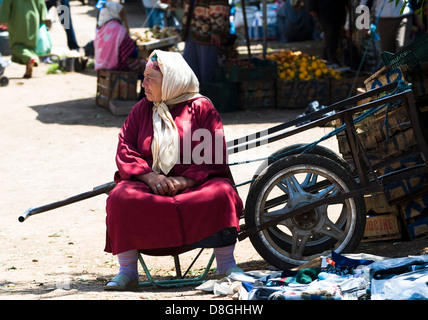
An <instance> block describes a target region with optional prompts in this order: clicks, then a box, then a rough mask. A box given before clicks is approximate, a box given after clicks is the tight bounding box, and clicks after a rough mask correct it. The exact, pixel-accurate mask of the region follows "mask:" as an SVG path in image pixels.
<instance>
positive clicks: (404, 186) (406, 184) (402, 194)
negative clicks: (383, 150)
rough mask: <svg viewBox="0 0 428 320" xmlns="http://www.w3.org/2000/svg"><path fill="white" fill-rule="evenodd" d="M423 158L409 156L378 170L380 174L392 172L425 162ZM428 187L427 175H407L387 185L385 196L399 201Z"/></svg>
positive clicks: (389, 199) (388, 199) (390, 199)
mask: <svg viewBox="0 0 428 320" xmlns="http://www.w3.org/2000/svg"><path fill="white" fill-rule="evenodd" d="M423 163H424V161H423V159H422V158H421V157H420V156H419V155H418V156H409V157H406V158H404V159H403V160H400V161H396V162H393V163H391V164H389V165H386V166H383V167H381V168H379V169H378V170H377V171H378V173H379V175H383V174H386V173H391V172H394V171H397V170H400V169H404V168H408V167H412V166H414V165H417V164H423ZM427 187H428V183H427V177H426V176H425V175H423V174H422V175H418V176H414V177H411V176H409V177H407V178H405V179H402V180H398V181H396V182H395V183H391V184H387V185H385V190H384V192H385V196H386V199H387V201H389V202H391V201H397V200H400V199H405V198H407V197H409V196H411V195H412V194H416V193H417V192H419V191H421V190H422V189H424V188H427Z"/></svg>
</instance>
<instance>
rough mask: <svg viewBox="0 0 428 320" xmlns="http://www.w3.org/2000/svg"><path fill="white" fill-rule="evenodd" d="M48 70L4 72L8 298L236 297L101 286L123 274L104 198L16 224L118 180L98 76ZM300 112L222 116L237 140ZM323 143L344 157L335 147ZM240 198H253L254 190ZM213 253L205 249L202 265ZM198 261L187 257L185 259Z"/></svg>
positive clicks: (385, 246) (3, 283)
mask: <svg viewBox="0 0 428 320" xmlns="http://www.w3.org/2000/svg"><path fill="white" fill-rule="evenodd" d="M140 9H141V8H140V7H139V6H136V5H133V6H132V7H131V9H130V10H128V12H129V16H130V17H131V18H130V21H131V27H133V26H139V25H138V23H139V22H140V21H141V19H142V17H143V13H142V10H140ZM139 10H140V11H139ZM72 15H73V16H72V17H73V23H74V25H75V29H76V36H77V39H78V42H79V44H80V45H81V46H83V45H85V44H86V43H87V42H88V41H90V40H92V39H93V37H94V32H95V18H94V17H95V10H94V9H93V8H91V7H89V6H80V4H79V2H78V1H73V2H72ZM51 36H52V39H53V43H54V51H56V52H61V51H63V50H65V49H66V38H65V32H64V30H63V29H62V26H61V25H59V24H58V23H55V24H54V25H53V27H52V29H51ZM48 67H49V65H47V64H41V66H40V67H38V68H36V69H35V71H34V77H33V78H32V79H29V80H24V79H22V75H23V74H24V70H25V68H24V66H21V65H17V64H14V63H13V64H11V65H10V66H9V67H8V68H7V69H6V72H5V74H6V75H7V76H8V77H9V78H10V84H9V86H7V87H2V88H0V97H1V102H0V119H1V120H2V125H1V127H0V136H1V137H2V138H1V139H0V147H1V150H2V157H1V159H0V170H1V172H2V174H1V176H0V194H2V202H1V204H2V205H1V207H0V221H1V224H0V241H1V243H2V250H1V251H0V270H1V272H0V299H28V300H38V299H73V300H79V299H101V300H141V299H142V300H149V299H150V300H154V299H156V300H159V299H181V300H191V299H230V298H228V297H215V296H213V295H211V294H204V293H201V292H200V291H196V290H194V288H193V287H188V288H182V289H168V290H159V289H150V288H148V289H142V290H140V291H139V292H134V293H112V292H104V291H103V290H102V285H103V283H104V282H105V281H106V280H107V279H109V278H111V277H112V276H114V275H115V274H116V273H117V270H118V265H117V262H116V259H115V257H112V256H111V255H110V254H107V253H105V252H103V248H104V239H105V223H104V219H105V211H104V208H105V199H106V196H105V195H101V196H98V197H95V198H92V199H89V200H85V201H82V202H79V203H76V204H73V205H70V206H66V207H64V208H61V209H58V210H54V211H50V212H47V213H44V214H41V215H37V216H34V217H31V218H30V219H29V220H28V221H26V222H25V223H19V222H18V216H19V215H20V214H22V213H23V212H24V211H25V210H27V209H28V208H29V207H31V206H39V205H43V204H46V203H50V202H53V201H57V200H61V199H64V198H66V197H69V196H72V195H75V194H78V193H81V192H85V191H88V190H91V189H92V188H93V187H94V186H98V185H101V184H103V183H106V182H109V181H111V180H112V178H113V173H114V171H115V170H116V168H115V163H114V155H115V150H116V143H117V134H118V131H119V128H120V126H121V125H122V123H123V121H124V119H125V118H124V117H117V116H113V115H112V114H111V113H110V112H109V111H108V110H106V109H103V108H101V107H99V106H97V105H96V104H95V93H96V83H97V80H96V75H95V73H94V71H93V70H87V71H85V72H83V73H67V74H57V75H47V74H46V70H47V69H48ZM302 112H303V110H285V109H282V110H281V109H267V110H252V111H240V112H235V113H224V114H222V118H223V121H224V125H225V130H226V137H227V139H228V140H230V139H233V138H238V137H241V136H245V135H247V134H250V133H253V132H256V131H258V130H263V129H266V128H268V127H270V126H273V125H275V124H278V123H281V122H285V121H287V120H290V119H293V118H295V117H296V116H297V115H299V114H301V113H302ZM329 130H330V129H326V128H316V129H313V130H311V131H306V132H304V133H302V134H299V135H296V136H293V139H286V140H283V141H281V142H277V143H274V144H270V145H268V146H267V147H264V149H257V150H252V151H248V152H244V153H241V154H239V156H237V157H234V158H232V159H230V160H231V162H233V161H237V160H245V159H254V158H256V157H260V155H266V154H268V153H271V152H273V151H275V150H277V149H278V148H279V147H282V146H285V145H291V144H294V143H297V142H299V143H301V142H312V141H314V140H315V139H316V138H318V137H321V136H322V135H324V134H325V133H327V132H328V131H329ZM323 145H324V146H327V147H329V148H331V149H332V150H335V151H337V143H336V141H335V140H331V141H326V142H325V143H323ZM257 165H258V164H251V165H242V166H236V167H233V168H232V170H233V174H234V177H235V179H236V182H237V183H240V182H244V181H246V180H248V179H250V178H251V176H252V174H253V172H254V171H255V168H256V166H257ZM239 192H240V195H241V196H242V198H243V199H244V201H245V198H246V193H247V189H246V187H243V188H240V190H239ZM425 247H426V242H423V241H422V242H411V243H408V242H400V243H391V242H386V243H378V244H363V245H362V246H361V247H360V249H359V250H360V252H361V251H363V252H369V253H374V254H379V255H382V254H385V255H390V256H394V255H396V256H400V255H401V254H402V253H403V252H405V253H406V254H408V253H409V254H410V253H413V254H418V253H420V252H422V251H423V250H424V248H425ZM398 248H400V249H398ZM403 248H404V249H403ZM209 255H210V252H207V253H205V254H204V255H203V258H204V259H207V257H208V256H209ZM236 257H237V261H238V263H239V265H240V266H241V267H242V268H243V269H244V270H259V269H265V268H269V266H268V265H267V264H266V263H265V262H264V261H263V260H262V259H261V257H260V256H259V255H258V253H257V252H256V251H255V250H254V248H253V247H252V246H251V244H250V243H249V241H248V240H244V241H242V242H239V243H238V244H237V249H236ZM190 259H191V258H190V257H187V256H185V258H184V262H188V261H190ZM148 260H149V263H150V266H151V268H152V271H153V272H155V273H156V274H159V275H166V274H168V273H171V270H172V267H173V263H172V259H170V258H169V257H166V258H163V257H162V258H148ZM197 267H199V266H197Z"/></svg>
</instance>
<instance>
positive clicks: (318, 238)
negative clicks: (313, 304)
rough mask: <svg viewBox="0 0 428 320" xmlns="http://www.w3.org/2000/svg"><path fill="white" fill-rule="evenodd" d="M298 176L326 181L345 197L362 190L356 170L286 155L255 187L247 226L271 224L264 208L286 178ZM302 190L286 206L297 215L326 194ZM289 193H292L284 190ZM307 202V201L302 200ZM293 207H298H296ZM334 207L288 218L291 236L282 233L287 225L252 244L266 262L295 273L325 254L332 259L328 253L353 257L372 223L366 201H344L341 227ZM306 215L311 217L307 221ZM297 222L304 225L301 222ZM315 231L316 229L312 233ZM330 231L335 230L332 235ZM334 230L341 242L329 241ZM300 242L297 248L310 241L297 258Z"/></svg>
mask: <svg viewBox="0 0 428 320" xmlns="http://www.w3.org/2000/svg"><path fill="white" fill-rule="evenodd" d="M296 174H300V175H302V174H303V175H305V174H306V177H308V174H310V175H312V176H314V175H315V177H316V179H318V177H322V178H323V180H324V181H325V182H326V183H328V184H329V185H330V186H331V187H332V188H334V190H335V191H337V192H340V193H346V192H350V191H353V190H356V189H357V188H358V185H357V183H356V181H355V179H354V178H353V177H352V175H351V173H350V171H348V170H347V169H345V168H344V167H343V166H341V165H338V163H337V162H336V161H334V160H331V159H329V158H326V157H324V156H320V155H316V154H299V155H292V156H286V157H284V158H281V159H279V160H277V161H275V162H273V163H272V164H271V165H269V166H268V167H267V168H266V169H265V170H263V171H262V172H261V173H260V174H259V175H258V177H257V179H256V180H255V181H254V183H253V184H252V185H251V187H250V190H249V193H248V197H247V201H246V205H245V223H246V227H247V229H248V230H249V229H251V228H252V227H255V226H257V225H260V224H261V223H263V222H265V221H266V219H265V215H267V213H265V211H264V210H265V208H264V206H265V203H266V201H267V199H268V197H269V195H270V193H271V192H272V190H273V189H274V187H275V186H277V183H278V182H280V181H281V182H283V181H285V179H286V178H287V179H288V178H289V177H295V175H296ZM283 186H284V184H283ZM300 187H301V185H300ZM287 190H288V189H287ZM301 190H303V191H302V192H301V194H299V195H298V196H299V198H297V197H295V198H294V200H293V199H292V197H290V199H286V200H285V201H283V202H282V203H281V205H282V204H284V203H286V204H287V205H290V206H291V209H289V210H291V211H292V210H293V208H295V207H296V205H297V207H298V206H301V205H302V204H304V203H305V202H306V203H310V202H313V201H315V200H317V199H316V197H319V196H320V195H321V193H319V191H320V190H318V191H314V190H313V191H308V190H304V189H303V188H302V189H301ZM321 191H322V190H321ZM311 192H312V193H311ZM284 194H287V193H285V191H284ZM287 196H288V195H287ZM303 198H304V199H305V200H304V201H303V200H301V199H303ZM310 199H313V200H310ZM293 201H294V202H293ZM292 203H295V204H293V205H291V204H292ZM329 206H330V205H326V206H321V207H318V208H316V209H314V210H313V211H312V212H308V213H307V214H306V213H305V214H302V215H299V216H297V217H295V218H292V219H287V221H284V220H283V221H282V222H284V223H286V224H289V226H287V228H292V229H289V230H288V232H289V233H291V235H289V234H286V233H285V232H284V231H283V230H282V229H280V228H284V226H282V225H281V226H279V225H277V226H274V227H270V228H267V229H265V230H262V231H259V232H257V233H255V234H253V235H251V236H250V241H251V243H252V244H253V246H254V248H255V249H256V251H257V252H258V253H259V254H260V255H261V256H262V257H263V259H265V260H266V261H267V262H268V263H270V264H272V265H273V266H275V267H277V268H279V269H288V268H293V267H295V266H297V265H300V264H302V263H305V262H307V261H310V260H312V259H313V258H316V257H318V256H320V255H326V251H328V252H330V251H331V250H334V251H336V252H337V253H344V252H352V251H353V250H355V249H356V247H357V246H358V245H359V243H360V241H361V239H362V237H363V234H364V229H365V221H366V217H365V203H364V196H363V195H361V196H359V197H355V198H349V199H348V200H346V201H344V202H343V206H342V208H341V211H340V213H338V214H337V213H336V215H338V218H337V220H336V222H333V221H332V220H331V219H330V218H329V217H328V215H329V212H328V208H329ZM333 209H334V208H333ZM281 210H287V209H286V208H285V205H284V209H280V210H279V211H281ZM261 212H262V214H261ZM305 216H307V217H310V218H307V219H308V220H305V219H306V218H305ZM297 221H300V222H298V223H297ZM332 223H333V225H332ZM291 224H292V225H291ZM310 226H313V228H312V229H311V227H310ZM327 226H328V227H327ZM320 228H324V229H320ZM329 228H330V230H328V229H329ZM293 230H294V233H293ZM329 231H331V232H332V234H334V233H335V232H336V234H337V237H338V238H339V237H340V238H339V239H336V238H335V237H332V236H329V235H328V232H329ZM299 234H305V236H304V238H301V239H299V238H298V235H299ZM308 234H310V236H309V235H308ZM295 235H297V237H295ZM335 236H336V235H335ZM296 239H297V241H298V242H295V243H299V241H300V243H303V242H302V241H303V240H302V239H304V240H305V242H304V246H303V247H302V248H299V253H298V254H297V255H296V254H295V253H293V250H294V249H296V247H295V246H294V245H293V241H295V240H296ZM327 254H328V253H327Z"/></svg>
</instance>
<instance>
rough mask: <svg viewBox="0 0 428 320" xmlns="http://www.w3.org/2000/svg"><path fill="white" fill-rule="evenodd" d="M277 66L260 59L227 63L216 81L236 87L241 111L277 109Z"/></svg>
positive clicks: (218, 72)
mask: <svg viewBox="0 0 428 320" xmlns="http://www.w3.org/2000/svg"><path fill="white" fill-rule="evenodd" d="M277 73H278V71H277V64H276V62H275V61H272V60H262V59H258V58H251V59H240V60H231V61H225V62H224V63H223V64H222V66H221V67H220V68H219V69H218V70H217V75H216V79H217V81H220V82H225V83H228V84H229V85H232V86H236V88H237V92H238V105H239V109H241V110H248V109H253V108H275V107H276V93H277V89H276V83H277V81H276V80H277V79H276V78H277Z"/></svg>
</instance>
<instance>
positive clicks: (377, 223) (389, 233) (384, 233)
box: [363, 213, 402, 242]
mask: <svg viewBox="0 0 428 320" xmlns="http://www.w3.org/2000/svg"><path fill="white" fill-rule="evenodd" d="M401 237H402V234H401V228H400V224H399V221H398V218H397V215H396V214H395V213H388V214H382V215H376V216H368V217H367V219H366V228H365V230H364V236H363V241H366V242H368V241H377V240H391V239H400V238H401Z"/></svg>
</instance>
